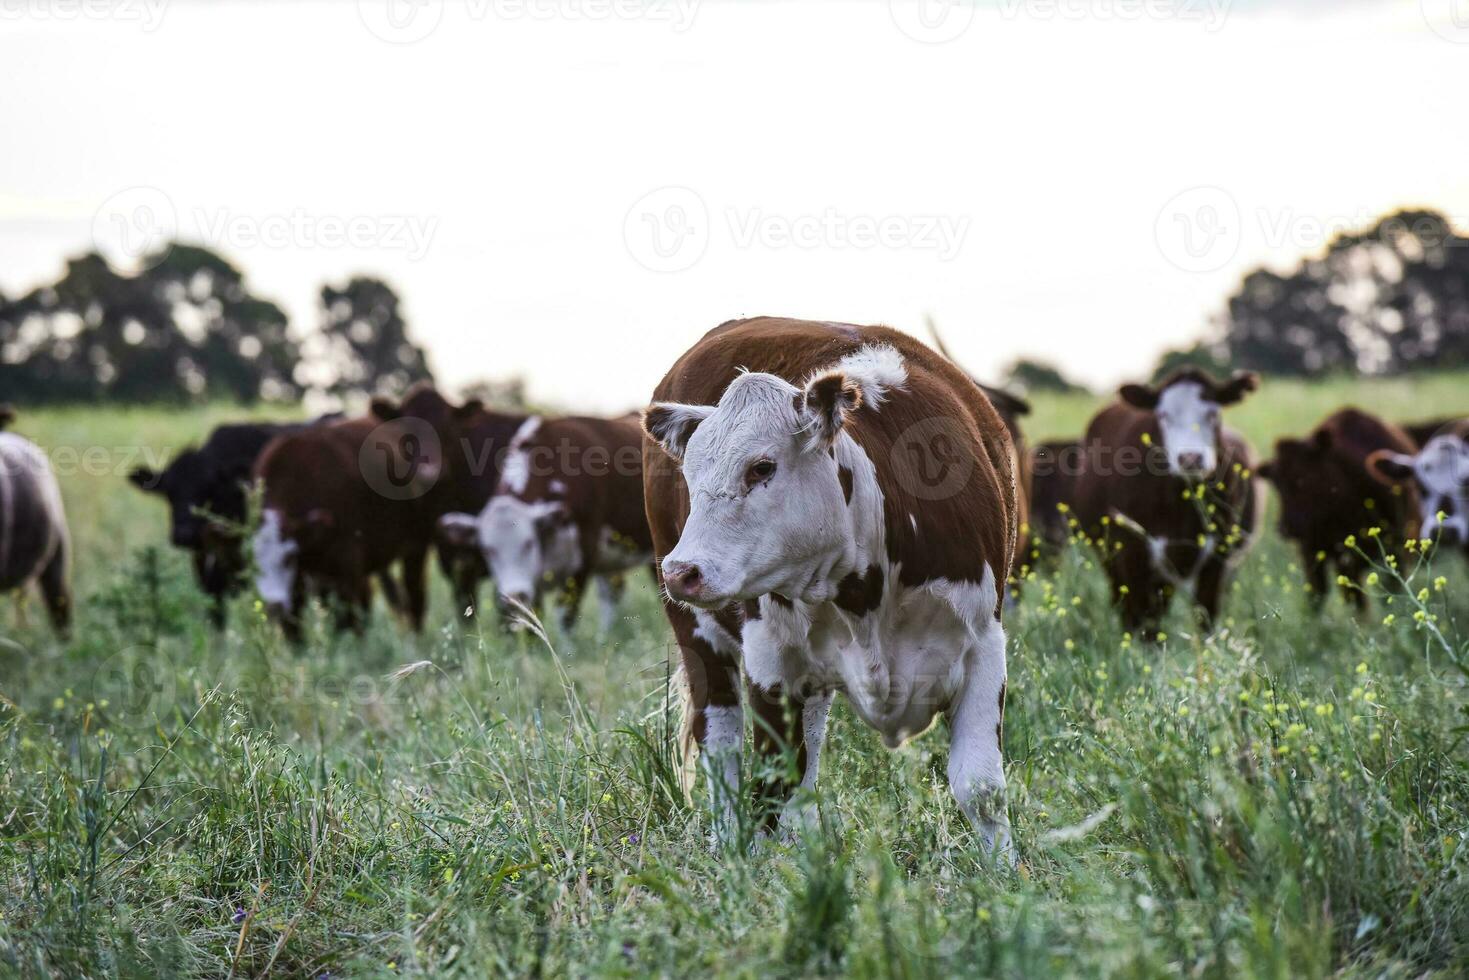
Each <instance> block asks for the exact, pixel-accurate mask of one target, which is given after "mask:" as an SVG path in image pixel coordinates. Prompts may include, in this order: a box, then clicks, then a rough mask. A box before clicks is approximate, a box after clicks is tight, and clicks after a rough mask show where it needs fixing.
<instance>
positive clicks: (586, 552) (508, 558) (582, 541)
mask: <svg viewBox="0 0 1469 980" xmlns="http://www.w3.org/2000/svg"><path fill="white" fill-rule="evenodd" d="M438 534H439V538H440V540H443V541H447V542H451V543H453V544H454V545H456V546H457V547H472V548H478V549H479V552H480V553H481V554H482V555H483V556H484V562H485V565H486V566H488V568H489V572H490V576H491V577H492V578H493V580H494V587H495V593H496V595H497V596H498V597H499V600H500V605H501V614H502V616H503V618H504V621H505V622H506V623H507V624H509V623H511V622H513V620H514V616H515V613H514V610H513V608H512V607H513V605H514V604H519V605H522V606H524V607H527V608H531V609H537V610H538V609H539V608H540V605H541V601H542V599H543V598H544V596H545V594H546V593H547V591H550V590H554V591H556V592H558V593H559V595H560V599H561V613H562V625H563V626H565V627H566V628H568V629H570V628H571V626H572V625H573V624H574V623H575V621H576V615H577V611H578V609H579V607H580V606H581V599H582V595H583V593H584V592H585V590H586V586H587V582H588V580H589V579H595V581H596V583H597V590H598V598H599V600H600V603H601V607H602V629H603V631H604V632H605V631H607V630H608V629H610V628H611V626H612V623H613V621H614V619H615V617H616V614H617V605H618V602H619V600H620V598H621V595H622V590H623V577H624V575H625V573H626V572H628V571H629V570H630V569H634V568H639V567H645V566H646V565H647V564H648V561H649V559H650V558H651V557H652V553H653V543H652V539H651V538H650V537H649V535H648V521H647V518H646V516H645V514H644V509H643V433H642V429H641V428H640V427H639V425H638V420H637V418H636V416H626V417H623V418H616V419H601V418H575V417H572V418H541V417H539V416H532V417H531V418H529V419H527V420H525V422H524V423H523V424H522V425H521V427H520V431H519V432H517V433H516V435H515V438H514V439H512V440H511V442H510V449H509V452H508V453H507V454H506V456H505V459H504V462H503V465H502V467H501V471H500V485H499V488H498V489H497V490H496V492H495V494H494V496H492V497H491V498H490V500H489V503H487V504H486V505H485V507H484V509H483V510H481V511H480V512H479V513H478V514H468V513H463V512H460V513H451V514H446V515H444V516H443V517H442V518H440V519H439V529H438Z"/></svg>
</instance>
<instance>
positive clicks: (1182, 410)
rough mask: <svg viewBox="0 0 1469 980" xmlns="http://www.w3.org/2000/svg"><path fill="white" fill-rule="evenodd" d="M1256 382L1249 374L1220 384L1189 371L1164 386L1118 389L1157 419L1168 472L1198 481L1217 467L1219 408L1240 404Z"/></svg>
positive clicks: (1220, 427)
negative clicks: (1166, 457) (1166, 458)
mask: <svg viewBox="0 0 1469 980" xmlns="http://www.w3.org/2000/svg"><path fill="white" fill-rule="evenodd" d="M1259 384H1260V379H1259V377H1258V376H1256V375H1254V374H1252V373H1250V372H1240V373H1238V374H1236V375H1234V376H1233V377H1232V378H1230V379H1229V380H1228V381H1225V382H1219V381H1216V380H1214V379H1213V378H1212V377H1210V376H1209V375H1207V374H1205V373H1204V372H1202V371H1196V370H1191V369H1189V370H1185V371H1183V372H1180V373H1179V374H1177V375H1175V376H1174V377H1173V378H1172V379H1170V380H1169V381H1166V382H1164V384H1163V387H1162V388H1153V387H1149V386H1147V385H1137V384H1129V385H1123V386H1122V390H1121V392H1120V394H1121V396H1122V400H1123V401H1124V402H1126V403H1127V404H1129V405H1131V406H1133V407H1134V408H1138V409H1142V410H1143V411H1146V412H1152V413H1153V414H1154V416H1155V417H1156V418H1157V419H1158V429H1159V433H1160V435H1161V436H1162V441H1163V451H1164V452H1165V453H1166V454H1167V456H1168V472H1170V473H1172V474H1173V475H1174V476H1180V477H1183V478H1184V479H1187V480H1201V479H1204V478H1205V477H1207V476H1209V474H1211V473H1213V472H1214V471H1215V470H1216V469H1218V468H1219V456H1220V449H1219V440H1220V437H1221V436H1222V435H1223V432H1224V426H1223V423H1222V421H1221V417H1222V409H1223V408H1224V407H1225V406H1227V405H1234V404H1236V403H1238V402H1239V401H1240V400H1241V399H1243V398H1244V397H1245V396H1246V395H1248V394H1249V393H1250V392H1252V391H1254V390H1255V389H1256V388H1257V387H1259Z"/></svg>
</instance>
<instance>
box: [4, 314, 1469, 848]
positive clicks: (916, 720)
mask: <svg viewBox="0 0 1469 980" xmlns="http://www.w3.org/2000/svg"><path fill="white" fill-rule="evenodd" d="M940 349H941V350H942V347H941V348H940ZM1257 385H1258V381H1257V378H1256V377H1255V376H1254V375H1252V374H1237V375H1235V376H1233V377H1231V378H1229V379H1227V380H1224V381H1220V380H1217V379H1215V378H1213V377H1211V376H1209V375H1208V374H1207V373H1205V372H1202V371H1198V370H1184V371H1181V372H1179V373H1177V374H1175V375H1173V376H1171V377H1170V378H1168V379H1167V380H1165V381H1163V382H1162V383H1160V384H1157V385H1154V386H1146V385H1135V384H1134V385H1126V386H1124V387H1123V388H1122V389H1121V391H1120V393H1119V397H1118V399H1117V400H1116V401H1115V402H1113V403H1112V404H1110V405H1108V406H1107V407H1105V408H1104V409H1103V410H1102V411H1101V412H1099V413H1098V414H1097V415H1096V417H1095V418H1094V419H1093V420H1092V422H1091V424H1090V425H1089V427H1088V429H1087V431H1086V432H1085V434H1084V435H1083V436H1082V438H1080V439H1078V440H1076V441H1074V442H1063V443H1045V444H1042V445H1040V446H1038V447H1036V448H1035V449H1034V451H1030V450H1028V449H1027V447H1026V444H1025V441H1024V438H1023V436H1022V433H1021V429H1020V425H1019V417H1020V416H1022V415H1024V414H1025V413H1026V412H1027V411H1028V406H1026V404H1025V403H1024V402H1023V401H1022V400H1020V399H1017V398H1014V397H1013V396H1009V395H1006V394H1005V393H1003V392H998V391H995V390H993V389H988V388H983V387H982V386H980V385H978V383H977V382H976V381H975V380H974V379H973V378H972V377H971V376H969V375H968V374H967V373H966V372H964V371H963V370H962V369H960V368H959V367H957V366H956V365H955V364H954V363H953V361H951V360H950V359H949V358H948V357H947V356H946V352H944V353H939V352H935V351H934V350H931V349H930V348H928V347H926V346H924V345H923V344H921V343H919V342H918V341H916V340H914V339H913V338H911V337H909V336H907V335H905V334H902V333H899V332H897V331H894V330H890V329H888V328H885V327H863V326H853V325H847V324H834V323H818V322H810V321H798V320H784V319H773V318H757V319H752V320H740V321H733V322H730V323H726V324H724V325H722V326H720V327H718V328H716V329H714V330H713V331H711V332H710V333H709V334H707V335H706V336H705V337H703V338H702V339H701V340H700V341H699V342H698V343H697V344H695V345H694V347H693V348H691V349H690V350H689V351H688V352H687V353H685V354H684V355H683V357H682V358H680V359H679V360H678V361H677V362H676V363H675V364H674V365H673V367H672V368H671V369H670V370H669V372H668V374H667V375H666V376H665V378H664V379H663V381H662V383H661V384H659V386H658V388H657V389H656V391H655V392H654V395H653V403H652V404H651V405H650V406H649V407H648V408H647V409H646V410H645V411H644V412H643V413H642V415H641V418H639V416H637V415H628V416H624V417H620V418H584V417H555V418H553V417H541V416H536V415H517V414H509V413H504V412H497V411H492V410H490V409H487V408H485V407H484V406H483V405H481V404H480V403H479V402H476V401H469V402H466V403H463V404H458V405H456V404H453V403H451V402H450V401H448V400H447V399H445V398H444V397H443V396H442V395H441V394H440V393H439V392H437V391H435V390H434V389H432V388H430V387H421V388H417V389H415V390H414V391H412V392H410V393H409V394H408V395H407V397H405V398H404V399H403V400H402V401H399V402H394V401H391V400H388V399H384V398H379V399H376V400H374V401H373V402H372V406H371V412H370V413H369V414H368V415H366V416H364V417H361V418H341V417H326V418H322V419H318V420H315V421H313V422H308V423H301V424H286V425H277V424H264V423H243V424H237V425H225V426H221V427H219V428H218V429H216V430H215V431H214V432H213V433H212V434H210V436H209V438H208V439H207V440H206V441H205V442H204V443H203V444H202V445H201V446H200V447H199V448H197V449H192V450H189V451H187V452H184V453H182V454H180V455H178V456H177V457H176V458H175V459H173V461H172V462H171V463H170V464H169V466H168V467H167V468H166V469H165V470H163V471H162V472H154V471H153V470H151V469H139V470H136V471H134V472H133V473H132V474H131V479H132V482H133V483H134V484H136V485H137V486H138V487H139V488H141V489H142V490H144V491H146V492H148V493H155V494H158V495H160V496H162V497H164V498H165V499H166V500H167V501H168V505H169V509H170V515H171V538H172V541H173V543H174V544H175V545H177V546H179V547H181V548H185V549H187V550H189V551H190V552H191V554H192V556H193V562H194V568H195V571H196V573H197V576H198V579H199V583H200V586H201V587H202V588H203V590H204V591H205V592H206V593H208V594H209V595H210V596H211V597H212V598H213V600H214V616H215V619H216V622H218V623H222V622H223V620H224V610H225V604H226V600H227V598H228V597H229V596H230V595H231V594H232V593H234V592H236V591H237V590H239V589H241V588H243V587H244V586H245V585H246V584H248V583H249V582H250V581H251V578H252V575H253V583H254V586H255V590H256V592H257V593H258V595H259V597H260V599H261V601H262V602H263V604H264V606H265V608H266V610H267V611H268V613H269V615H270V616H271V618H273V619H274V620H276V621H278V622H279V623H280V624H281V626H282V627H283V628H284V629H285V630H286V631H287V633H288V635H295V634H296V633H298V631H299V629H300V625H299V624H300V614H301V610H302V608H303V606H304V605H305V604H306V602H307V601H308V599H309V598H310V597H312V596H319V597H322V598H323V599H325V600H327V602H328V605H329V606H330V607H331V608H332V609H333V610H334V611H335V616H336V621H337V623H338V624H339V625H340V626H342V627H345V628H352V629H356V628H360V627H361V626H362V624H363V621H364V617H365V615H366V613H367V611H368V609H369V608H370V606H371V602H372V595H373V586H374V583H377V586H378V588H380V589H381V591H382V593H383V596H384V598H385V600H386V601H387V603H388V604H389V605H390V606H391V607H393V608H394V609H396V610H398V611H399V612H400V613H401V614H402V615H403V616H404V617H406V619H407V620H408V621H409V623H411V624H412V625H413V626H414V627H415V628H417V627H420V626H421V625H422V623H423V620H424V614H425V607H426V601H427V589H426V575H427V564H428V555H429V552H430V550H433V551H435V552H436V554H437V559H438V563H439V565H440V568H441V569H442V571H443V573H444V575H445V576H446V578H447V579H448V581H449V582H450V583H451V587H452V590H453V594H454V597H455V602H456V607H457V609H459V610H462V611H463V612H464V614H465V615H473V613H474V610H475V608H476V606H477V605H478V602H479V598H478V594H477V593H478V591H479V588H480V583H481V582H482V581H483V580H485V579H490V580H492V582H493V586H494V591H495V596H496V599H497V604H498V605H499V606H500V610H501V615H502V618H503V619H504V620H505V621H507V622H509V621H513V620H514V619H516V618H518V617H519V616H520V615H523V614H524V613H525V612H526V611H527V610H531V609H538V608H539V607H540V606H541V605H542V603H543V601H544V599H545V598H546V597H547V595H548V594H550V593H553V592H554V593H557V594H559V596H560V597H561V600H562V605H561V610H562V616H563V618H564V620H565V621H566V622H567V624H568V625H569V623H570V621H571V620H572V619H573V617H575V615H576V612H577V609H578V607H579V605H580V603H581V598H582V594H583V592H584V590H585V587H586V585H587V584H588V582H589V581H595V582H596V583H597V586H598V589H597V591H598V594H599V598H600V599H601V606H602V613H603V621H604V625H605V624H609V623H610V622H611V620H612V618H613V617H614V616H615V613H616V607H617V603H618V597H619V594H620V591H621V584H622V580H623V577H624V576H625V575H626V574H627V573H629V572H631V571H633V570H635V569H637V568H638V567H650V568H651V569H652V571H653V574H654V576H655V578H656V580H657V581H658V582H659V583H660V585H661V587H662V595H663V599H664V609H665V611H666V613H667V616H668V619H669V622H670V624H671V626H672V629H673V633H674V636H675V638H676V640H677V643H678V646H679V649H680V651H681V654H682V660H683V677H684V679H685V681H686V683H687V695H688V708H689V710H688V711H687V712H686V723H687V725H686V735H687V736H688V739H689V741H690V744H693V743H696V744H697V745H698V747H699V748H700V750H701V752H700V758H701V760H702V764H703V767H704V770H705V773H706V775H707V776H708V778H709V779H710V785H711V799H712V800H713V801H714V802H715V805H716V807H717V816H718V821H719V826H721V827H725V828H728V827H730V826H732V824H731V821H732V820H733V814H734V805H735V801H734V793H733V791H732V790H733V787H734V786H736V785H738V773H739V766H740V751H741V747H742V745H743V742H744V731H745V711H746V710H747V709H748V710H749V711H752V712H753V713H754V714H755V715H756V723H755V724H754V726H753V729H754V747H755V749H756V751H757V752H758V753H761V754H767V753H771V752H775V751H779V750H781V749H783V748H789V749H792V750H794V752H795V753H796V758H797V760H798V762H797V766H798V772H799V776H800V778H799V783H800V786H802V787H806V788H810V787H812V786H813V785H814V783H815V779H816V771H817V766H818V761H819V756H820V750H821V744H822V741H823V738H824V734H825V728H826V715H827V711H828V709H829V707H830V705H831V700H832V697H833V695H834V694H835V693H837V692H841V693H843V694H845V695H846V696H847V697H848V699H849V700H850V702H851V704H852V707H853V710H854V712H855V713H856V714H857V715H858V716H859V717H860V718H862V719H863V720H864V721H865V722H866V723H868V724H870V725H871V726H873V727H874V728H875V729H876V730H877V731H878V732H880V733H881V735H882V737H883V738H884V740H885V741H886V742H887V743H888V744H889V745H899V744H901V743H903V742H904V741H906V740H908V739H909V738H912V737H913V736H915V735H917V734H918V733H920V732H922V731H924V730H926V729H927V728H928V727H929V726H930V725H931V724H932V722H933V720H934V719H935V718H936V717H937V716H938V715H939V714H944V715H946V716H947V718H948V720H949V729H950V733H951V739H952V743H951V751H950V757H949V758H950V761H949V777H950V781H951V785H952V788H953V791H954V793H955V796H956V797H957V799H958V801H959V803H960V805H961V807H962V808H963V809H964V811H965V812H966V813H967V814H968V815H969V816H970V817H971V819H972V820H973V821H974V824H975V826H976V827H977V829H978V830H979V832H980V834H981V836H982V837H983V839H984V841H985V842H986V845H987V846H996V847H999V848H1001V849H1004V848H1006V847H1007V841H1008V825H1007V823H1006V818H1005V810H1004V806H1003V794H1004V775H1003V769H1002V766H1001V756H1000V741H1001V721H1002V717H1003V712H1004V702H1005V675H1006V668H1005V635H1004V630H1003V627H1002V625H1001V617H1002V613H1003V610H1004V607H1005V605H1006V603H1007V601H1013V600H1014V598H1015V597H1016V596H1017V595H1018V594H1019V589H1020V587H1021V584H1022V583H1023V580H1024V578H1025V577H1026V575H1027V574H1028V570H1029V568H1030V567H1032V566H1034V565H1035V564H1036V563H1037V562H1039V561H1043V560H1045V559H1046V556H1047V552H1048V551H1054V550H1055V549H1056V548H1058V547H1060V546H1062V545H1064V544H1065V543H1066V542H1067V541H1069V540H1071V539H1073V538H1077V537H1080V538H1081V539H1083V540H1085V541H1087V542H1088V543H1089V544H1091V545H1092V546H1094V547H1095V548H1096V549H1097V553H1098V556H1099V559H1100V563H1101V565H1102V567H1103V568H1104V569H1105V571H1106V574H1107V576H1108V578H1109V580H1110V583H1111V587H1112V595H1113V598H1114V601H1115V603H1116V605H1117V607H1118V609H1119V611H1120V614H1121V617H1122V620H1123V623H1124V626H1125V627H1126V628H1127V629H1128V630H1133V631H1137V632H1138V633H1139V634H1140V635H1141V636H1144V637H1148V636H1156V635H1157V629H1158V626H1159V624H1160V621H1161V619H1162V617H1163V615H1164V614H1165V612H1166V611H1167V607H1168V605H1169V603H1170V601H1171V599H1172V597H1174V596H1175V595H1187V596H1189V597H1191V599H1192V601H1193V602H1194V603H1195V604H1196V606H1197V608H1198V610H1199V612H1200V614H1201V616H1202V617H1203V620H1204V622H1205V624H1206V625H1207V624H1209V623H1211V622H1212V620H1213V618H1214V617H1215V616H1216V615H1217V613H1218V611H1219V604H1220V597H1221V595H1222V594H1223V591H1224V587H1225V586H1226V585H1227V582H1228V578H1229V575H1230V573H1231V571H1232V569H1233V568H1234V567H1235V566H1236V565H1237V564H1238V561H1239V559H1240V558H1241V556H1242V555H1243V554H1244V552H1245V550H1246V549H1247V548H1248V547H1249V545H1250V544H1251V542H1252V540H1253V538H1254V537H1255V534H1256V530H1257V525H1258V522H1259V515H1260V512H1261V504H1262V500H1263V496H1262V493H1261V491H1260V488H1259V484H1258V482H1257V480H1256V477H1260V478H1263V479H1265V480H1267V481H1268V482H1270V483H1271V484H1272V485H1274V487H1275V488H1276V490H1277V492H1278V494H1279V496H1280V500H1281V507H1280V511H1281V519H1280V528H1281V532H1282V533H1283V534H1284V536H1285V537H1287V538H1290V539H1293V540H1295V541H1296V542H1298V544H1299V546H1300V548H1301V552H1302V560H1303V567H1304V568H1305V569H1306V570H1307V574H1308V576H1309V579H1310V584H1311V586H1312V590H1313V594H1314V595H1315V596H1316V597H1317V598H1318V600H1319V599H1321V598H1324V597H1325V596H1326V595H1327V593H1328V586H1327V583H1328V577H1329V571H1330V566H1335V569H1336V570H1337V572H1338V573H1339V574H1340V575H1342V576H1345V577H1346V579H1347V580H1350V581H1357V580H1359V579H1360V577H1361V576H1362V575H1363V574H1364V572H1365V571H1366V561H1365V560H1364V558H1363V557H1362V555H1361V553H1360V552H1359V551H1358V550H1356V549H1355V548H1352V547H1349V546H1348V545H1347V544H1346V542H1347V540H1348V539H1349V538H1350V537H1351V536H1353V535H1356V536H1357V538H1358V539H1359V540H1363V541H1365V540H1366V539H1367V536H1368V534H1369V531H1371V529H1374V528H1375V529H1377V530H1375V531H1371V535H1372V536H1373V537H1374V538H1375V539H1376V540H1377V541H1380V542H1381V546H1382V547H1384V548H1387V549H1389V553H1391V552H1393V551H1401V550H1402V549H1403V548H1405V547H1406V546H1407V543H1408V542H1409V541H1415V540H1419V539H1433V540H1435V541H1436V542H1437V544H1438V546H1439V547H1459V548H1464V547H1469V524H1466V520H1469V499H1466V498H1469V421H1466V420H1457V421H1456V420H1445V421H1441V422H1434V423H1430V424H1425V425H1419V426H1409V427H1400V426H1398V425H1395V424H1393V423H1391V422H1388V421H1384V420H1382V419H1378V418H1375V417H1373V416H1372V415H1370V414H1368V413H1366V412H1363V411H1359V410H1357V409H1351V408H1348V409H1343V410H1342V411H1339V412H1337V413H1336V414H1334V415H1332V416H1331V417H1329V418H1328V419H1326V420H1325V421H1323V422H1322V423H1321V424H1320V425H1319V426H1318V427H1317V428H1316V429H1315V430H1314V431H1313V432H1311V433H1309V434H1308V435H1306V436H1304V437H1303V438H1300V439H1284V440H1281V441H1280V442H1279V443H1278V444H1277V446H1276V450H1275V454H1274V458H1272V459H1271V460H1269V461H1267V462H1264V463H1259V462H1257V461H1256V459H1255V458H1254V455H1253V453H1252V450H1251V448H1250V446H1249V445H1248V444H1247V443H1246V442H1245V441H1244V439H1243V438H1242V437H1241V436H1239V435H1238V434H1237V433H1235V432H1233V431H1232V430H1230V429H1228V428H1227V427H1225V426H1224V425H1223V423H1222V420H1221V415H1222V412H1223V410H1225V409H1226V408H1228V407H1229V406H1231V405H1234V404H1237V403H1238V402H1240V401H1241V400H1242V399H1244V398H1246V397H1247V396H1248V395H1249V394H1250V393H1251V392H1252V391H1254V390H1255V389H1256V387H1257ZM9 421H10V415H9V414H8V413H5V414H0V428H3V427H4V424H5V423H6V422H9ZM257 507H258V510H257V509H256V508H257ZM1027 530H1029V533H1027ZM67 553H68V544H67V535H66V528H65V520H64V516H63V513H62V508H61V500H60V494H59V491H58V489H57V487H56V483H55V480H54V478H53V477H52V475H51V472H50V470H49V468H48V467H47V466H46V465H45V460H44V458H43V456H42V454H41V453H40V451H39V450H38V449H37V448H36V447H35V446H33V445H32V444H30V443H28V442H26V441H25V440H23V439H21V438H20V437H18V436H16V435H14V434H10V433H0V589H14V588H17V587H19V586H22V585H24V584H26V583H28V582H31V581H33V580H34V581H38V583H39V585H40V587H41V591H42V592H43V594H44V595H45V597H46V601H47V608H48V609H49V610H50V612H51V615H52V617H53V620H54V621H55V623H56V625H57V626H58V627H59V628H64V627H65V625H66V622H67V614H68V609H69V598H68V595H67V587H66V566H67V561H68V556H67ZM1008 583H1014V585H1013V587H1012V586H1011V585H1010V584H1008ZM1346 594H1347V595H1348V596H1350V597H1351V599H1352V600H1353V601H1354V602H1359V603H1360V602H1363V601H1365V599H1364V593H1363V592H1362V591H1361V590H1360V589H1355V588H1349V589H1348V590H1347V592H1346ZM742 687H744V688H745V690H743V691H742ZM795 789H796V787H791V786H785V785H782V784H772V785H762V786H761V787H760V788H759V795H760V798H761V799H762V800H764V801H765V802H766V803H768V804H770V807H769V809H767V810H766V813H767V814H768V815H769V818H770V819H772V820H774V819H778V818H781V817H791V816H795V817H797V818H799V817H801V816H803V815H804V814H805V811H804V810H803V809H802V807H803V806H804V805H805V804H804V803H802V802H801V801H802V800H805V799H806V796H805V794H800V793H795V795H794V797H793V796H792V794H793V792H794V790H795Z"/></svg>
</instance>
